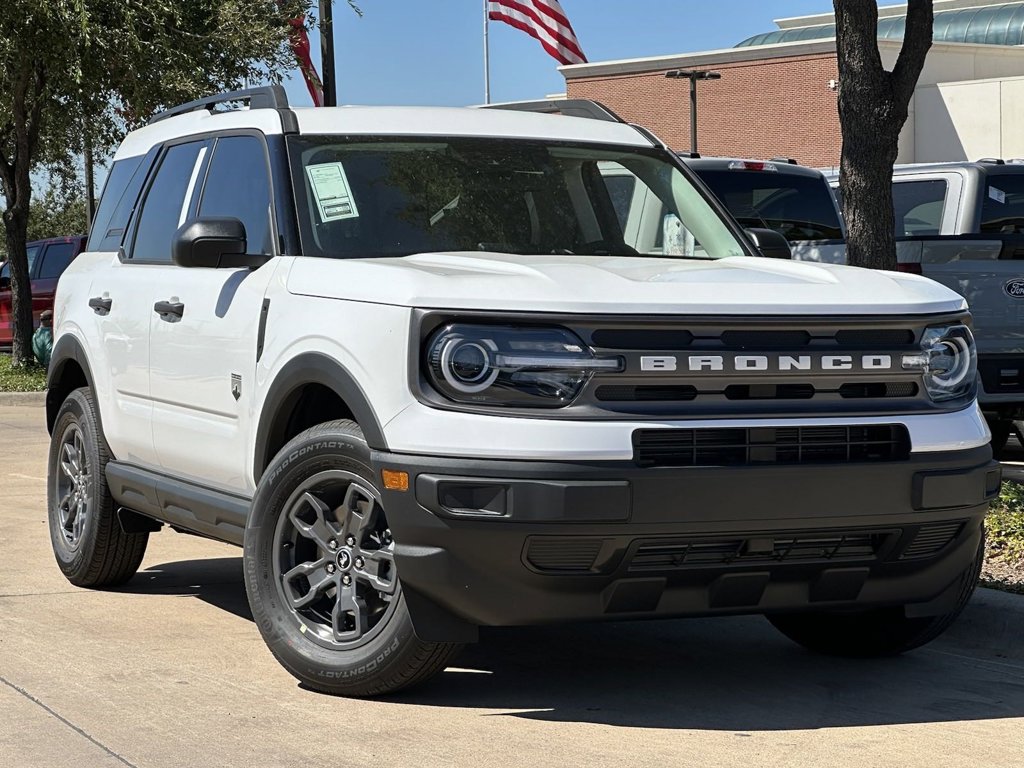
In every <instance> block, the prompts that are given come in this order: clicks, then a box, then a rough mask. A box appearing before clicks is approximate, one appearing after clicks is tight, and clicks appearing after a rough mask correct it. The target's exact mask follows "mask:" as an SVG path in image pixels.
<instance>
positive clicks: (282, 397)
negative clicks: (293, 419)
mask: <svg viewBox="0 0 1024 768" xmlns="http://www.w3.org/2000/svg"><path fill="white" fill-rule="evenodd" d="M307 384H320V385H322V386H324V387H327V389H330V390H331V391H332V392H334V393H335V394H336V395H337V396H338V397H340V398H341V399H342V400H343V401H344V402H345V404H346V405H347V406H348V408H349V410H350V411H352V416H353V418H354V419H355V420H356V422H357V423H358V424H359V426H360V427H361V428H362V430H363V435H364V436H365V437H366V443H367V445H368V446H369V447H370V449H371V450H378V451H386V450H387V441H386V440H385V439H384V430H383V429H381V426H380V421H379V420H378V419H377V415H376V413H374V410H373V407H372V406H371V405H370V400H369V398H367V396H366V393H365V392H364V391H363V388H362V387H360V386H359V383H358V382H357V381H356V380H355V377H353V376H352V374H351V373H349V372H348V370H347V369H346V368H345V366H343V365H342V364H341V363H339V362H338V361H337V360H334V359H333V358H331V357H328V356H327V355H324V354H320V353H318V352H305V353H303V354H301V355H298V356H297V357H294V358H292V359H291V360H289V361H288V362H287V363H286V364H285V365H284V367H283V368H281V370H280V371H279V372H278V374H277V376H276V377H275V378H274V381H273V383H272V384H271V385H270V388H269V389H268V390H267V396H266V398H265V399H264V401H263V408H262V410H261V412H260V416H259V426H258V427H257V428H256V446H255V450H254V456H253V479H254V480H255V481H256V482H257V483H258V482H259V480H260V476H261V475H262V474H263V471H264V469H265V468H266V466H267V465H268V464H269V463H270V460H271V459H272V458H273V456H269V455H267V453H268V446H269V444H270V441H271V437H272V436H271V431H272V429H273V427H274V423H275V422H276V421H277V418H278V414H279V412H280V410H281V407H282V406H283V405H284V404H285V403H286V402H287V400H288V398H289V397H290V396H292V395H293V394H294V393H295V391H296V390H298V389H299V388H300V387H303V386H305V385H307Z"/></svg>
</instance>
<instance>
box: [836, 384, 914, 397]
mask: <svg viewBox="0 0 1024 768" xmlns="http://www.w3.org/2000/svg"><path fill="white" fill-rule="evenodd" d="M917 393H918V386H917V384H916V383H914V382H913V381H889V382H881V381H880V382H875V383H868V384H861V383H857V384H843V385H842V386H841V387H840V388H839V396H840V397H842V398H846V399H847V400H854V399H858V398H867V397H871V398H877V397H916V396H917Z"/></svg>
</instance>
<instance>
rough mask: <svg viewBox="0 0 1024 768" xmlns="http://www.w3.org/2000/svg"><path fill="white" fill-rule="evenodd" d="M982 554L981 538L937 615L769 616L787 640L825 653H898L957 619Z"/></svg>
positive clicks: (892, 610)
mask: <svg viewBox="0 0 1024 768" xmlns="http://www.w3.org/2000/svg"><path fill="white" fill-rule="evenodd" d="M984 558H985V538H984V534H983V535H982V540H981V544H980V546H979V548H978V554H977V556H976V557H975V559H974V562H972V563H971V565H970V566H969V567H968V568H967V569H966V570H965V571H964V572H963V574H962V575H961V576H960V585H959V586H960V591H959V593H958V595H957V601H956V604H955V606H954V607H953V609H952V610H951V611H949V612H948V613H944V614H940V615H938V616H925V617H917V618H910V617H908V616H907V615H906V611H905V609H904V607H903V606H899V605H898V606H889V607H884V608H874V609H871V610H867V611H856V612H845V613H828V612H823V611H822V612H812V613H791V614H776V615H769V616H768V620H769V621H770V622H771V623H772V624H773V625H774V626H775V628H776V629H778V630H779V631H780V632H782V634H784V635H785V636H786V637H788V638H789V639H790V640H792V641H794V642H795V643H798V644H800V645H802V646H804V647H805V648H807V649H809V650H811V651H815V652H817V653H824V654H827V655H830V656H847V657H853V658H871V657H879V656H897V655H899V654H901V653H904V652H906V651H910V650H913V649H914V648H919V647H920V646H922V645H925V644H926V643H930V642H931V641H932V640H934V639H935V638H937V637H938V636H939V635H941V634H942V633H943V632H945V631H946V630H947V629H949V627H950V625H951V624H952V623H953V622H954V621H956V619H957V617H958V616H959V615H960V613H961V612H962V611H963V609H964V607H965V606H966V605H967V602H968V600H970V599H971V595H972V594H973V593H974V588H975V587H976V586H977V585H978V579H979V577H980V576H981V566H982V562H983V561H984Z"/></svg>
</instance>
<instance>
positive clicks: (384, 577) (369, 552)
mask: <svg viewBox="0 0 1024 768" xmlns="http://www.w3.org/2000/svg"><path fill="white" fill-rule="evenodd" d="M361 556H362V558H363V562H364V565H363V570H362V573H361V578H363V579H364V580H365V581H366V582H367V583H368V584H369V585H370V586H371V587H373V589H375V590H377V591H378V592H383V593H384V594H386V595H393V594H395V588H396V587H397V580H396V579H395V553H394V552H393V551H392V549H391V547H390V546H388V547H387V548H384V549H364V550H362V551H361Z"/></svg>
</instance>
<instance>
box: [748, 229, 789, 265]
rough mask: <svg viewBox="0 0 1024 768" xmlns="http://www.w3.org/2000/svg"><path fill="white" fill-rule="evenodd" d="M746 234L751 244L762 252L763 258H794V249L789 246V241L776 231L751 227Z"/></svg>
mask: <svg viewBox="0 0 1024 768" xmlns="http://www.w3.org/2000/svg"><path fill="white" fill-rule="evenodd" d="M746 232H747V237H749V238H750V242H752V243H753V244H754V247H755V248H757V250H759V251H760V252H761V255H762V256H765V257H767V258H769V259H792V258H793V249H792V248H791V247H790V245H789V240H787V239H786V238H785V236H784V235H781V234H780V233H778V232H776V231H775V230H774V229H764V228H762V227H751V228H749V229H747V230H746Z"/></svg>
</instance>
